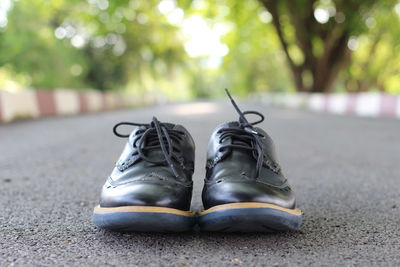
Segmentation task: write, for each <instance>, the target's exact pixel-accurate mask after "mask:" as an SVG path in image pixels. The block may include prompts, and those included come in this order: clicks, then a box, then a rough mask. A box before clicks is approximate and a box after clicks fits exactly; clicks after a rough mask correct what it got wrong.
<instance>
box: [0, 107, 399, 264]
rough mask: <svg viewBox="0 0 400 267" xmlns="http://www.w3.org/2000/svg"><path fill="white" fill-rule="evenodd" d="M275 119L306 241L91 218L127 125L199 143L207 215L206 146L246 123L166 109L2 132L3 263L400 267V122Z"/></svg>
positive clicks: (22, 125)
mask: <svg viewBox="0 0 400 267" xmlns="http://www.w3.org/2000/svg"><path fill="white" fill-rule="evenodd" d="M239 103H240V105H241V106H242V108H243V110H246V109H249V108H250V109H255V110H259V111H262V112H263V113H264V114H265V115H266V121H265V122H264V123H263V124H262V127H263V128H264V129H266V130H267V132H269V133H270V135H271V136H272V137H273V138H274V140H275V142H276V146H277V151H278V156H279V159H280V163H281V166H282V167H283V170H284V173H285V174H286V176H287V177H288V178H289V181H290V183H291V185H292V187H293V189H294V190H295V192H296V195H297V199H298V207H299V208H301V209H302V210H303V211H304V217H303V225H302V226H301V228H300V230H299V231H297V232H289V233H279V234H210V233H201V232H199V231H193V232H190V233H185V234H151V233H130V234H127V233H113V232H107V231H104V230H99V229H98V228H96V227H95V226H94V225H93V224H92V222H91V215H92V208H93V207H94V206H95V205H96V204H97V201H98V198H99V192H100V189H101V186H102V185H103V183H104V181H105V179H106V177H107V175H108V174H109V172H110V171H111V169H112V168H113V165H114V162H115V161H116V159H117V158H118V157H119V154H120V152H121V150H122V148H123V145H124V144H125V142H126V140H124V139H120V138H117V137H115V136H114V135H113V134H112V131H111V129H112V126H113V125H114V124H115V123H117V122H119V121H134V122H148V121H150V120H151V118H152V116H153V115H156V116H157V117H158V118H159V119H160V120H161V121H171V122H176V123H181V124H183V125H184V126H185V127H187V128H188V130H189V131H190V132H191V133H192V135H193V137H194V139H195V141H196V146H197V150H196V156H197V159H196V171H195V175H194V180H195V188H194V195H193V200H192V207H193V209H200V208H201V205H202V204H201V200H200V192H201V189H202V184H203V177H204V173H205V170H204V166H205V152H206V145H207V142H208V138H209V136H210V134H211V132H212V131H213V129H214V128H215V127H216V126H217V125H218V124H220V123H222V122H225V121H229V120H236V119H237V114H236V113H235V111H234V109H233V108H232V107H231V105H230V103H229V102H228V101H227V100H224V101H220V102H194V103H186V104H167V105H162V106H157V107H147V108H142V109H136V110H124V111H115V112H107V113H97V114H90V115H84V116H76V117H63V118H47V119H40V120H37V121H19V122H15V123H11V124H7V125H0V182H1V195H0V208H1V212H0V226H1V228H0V265H1V266H7V265H16V266H25V265H29V266H37V265H40V266H62V265H65V266H77V265H91V266H93V265H115V266H123V265H130V266H169V265H173V266H185V265H187V266H227V265H242V266H255V265H268V266H271V265H277V266H282V265H284V266H287V265H289V266H294V265H304V266H305V265H316V266H320V265H340V266H342V265H358V266H365V265H376V266H396V265H397V266H399V265H400V121H398V120H392V119H366V118H356V117H341V116H334V115H326V114H315V113H311V112H305V111H298V110H284V109H276V108H271V107H266V106H262V105H260V104H251V103H249V102H246V103H245V102H243V101H239Z"/></svg>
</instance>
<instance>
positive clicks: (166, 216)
mask: <svg viewBox="0 0 400 267" xmlns="http://www.w3.org/2000/svg"><path fill="white" fill-rule="evenodd" d="M93 222H94V224H95V225H97V226H98V227H100V228H103V229H108V230H113V231H121V232H165V233H168V232H185V231H190V230H192V228H193V226H194V224H195V218H194V216H193V214H192V213H190V212H186V211H180V210H175V209H170V208H159V207H136V206H127V207H116V208H101V207H99V206H97V207H96V208H95V209H94V212H93Z"/></svg>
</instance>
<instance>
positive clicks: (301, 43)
mask: <svg viewBox="0 0 400 267" xmlns="http://www.w3.org/2000/svg"><path fill="white" fill-rule="evenodd" d="M259 1H260V2H261V3H262V5H264V6H265V8H266V9H267V10H268V12H269V13H270V14H271V16H272V23H273V25H274V26H275V29H276V32H277V35H278V37H279V40H280V42H281V45H282V48H283V50H284V52H285V54H286V57H287V61H288V63H289V66H290V69H291V72H292V74H293V78H294V82H295V85H296V88H297V90H298V91H300V92H329V91H331V90H332V86H333V83H334V81H335V79H336V78H337V76H338V74H339V72H340V70H342V69H343V68H344V67H345V66H347V65H348V64H349V62H350V61H349V57H350V49H352V48H353V46H354V42H355V40H353V39H351V37H352V36H358V35H360V34H361V33H363V32H365V31H367V30H368V28H367V27H366V25H365V19H366V18H367V17H368V16H369V14H370V12H371V11H376V10H378V9H385V8H392V7H393V4H394V1H391V0H387V1H374V0H364V1H357V0H346V1H345V0H335V1H331V0H323V1H322V0H321V1H316V0H284V1H276V0H259Z"/></svg>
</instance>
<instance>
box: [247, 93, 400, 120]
mask: <svg viewBox="0 0 400 267" xmlns="http://www.w3.org/2000/svg"><path fill="white" fill-rule="evenodd" d="M253 98H254V99H257V100H259V101H261V102H263V103H267V104H271V105H277V106H284V107H291V108H304V109H309V110H312V111H317V112H328V113H333V114H352V115H357V116H363V117H392V118H400V95H389V94H384V93H357V94H339V93H338V94H284V93H261V94H256V95H254V96H253Z"/></svg>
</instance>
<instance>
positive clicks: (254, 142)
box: [220, 88, 264, 178]
mask: <svg viewBox="0 0 400 267" xmlns="http://www.w3.org/2000/svg"><path fill="white" fill-rule="evenodd" d="M225 91H226V94H227V95H228V97H229V99H230V100H231V103H232V105H233V107H234V108H235V109H236V111H237V113H238V114H239V120H238V123H239V128H236V127H235V128H233V127H228V128H224V129H221V130H220V132H221V133H222V134H221V139H220V140H223V139H225V138H227V137H231V138H232V143H231V144H229V145H222V146H221V147H220V150H223V149H226V148H235V149H244V150H250V151H251V152H253V154H254V156H255V157H256V158H257V165H256V170H257V171H256V178H258V177H259V176H260V173H261V169H262V166H263V161H264V150H263V146H262V144H261V140H260V137H262V135H260V134H259V133H258V132H257V131H256V130H254V128H253V125H256V124H259V123H261V122H263V121H264V116H263V115H262V114H261V113H260V112H258V111H253V110H248V111H244V112H242V111H241V110H240V109H239V107H238V105H237V104H236V102H235V100H233V98H232V96H231V94H230V93H229V91H228V89H226V88H225ZM248 114H254V115H257V116H259V117H260V119H259V120H258V121H255V122H251V123H250V122H248V120H247V119H246V117H245V115H248ZM233 139H234V140H235V141H236V144H234V143H233V142H234V140H233Z"/></svg>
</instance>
